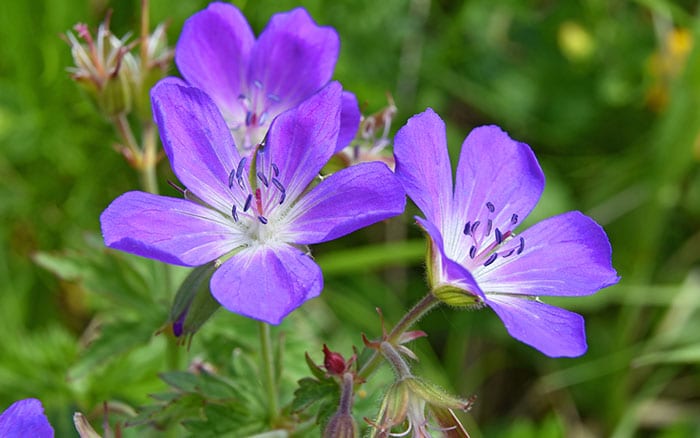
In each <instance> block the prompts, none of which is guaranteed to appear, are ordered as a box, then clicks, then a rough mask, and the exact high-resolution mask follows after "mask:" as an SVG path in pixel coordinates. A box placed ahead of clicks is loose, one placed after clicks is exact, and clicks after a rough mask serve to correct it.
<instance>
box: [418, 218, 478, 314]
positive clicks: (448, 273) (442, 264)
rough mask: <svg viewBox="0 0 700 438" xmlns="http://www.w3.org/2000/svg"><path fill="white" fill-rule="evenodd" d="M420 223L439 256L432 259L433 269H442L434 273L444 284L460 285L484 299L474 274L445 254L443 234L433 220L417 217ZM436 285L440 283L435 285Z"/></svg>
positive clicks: (435, 254)
mask: <svg viewBox="0 0 700 438" xmlns="http://www.w3.org/2000/svg"><path fill="white" fill-rule="evenodd" d="M416 222H418V225H420V226H421V228H423V230H425V232H426V233H428V236H429V237H430V240H431V242H432V244H433V253H432V256H433V257H438V259H437V260H431V261H430V262H431V264H432V266H433V269H440V272H434V273H433V275H439V276H440V277H439V278H440V279H441V280H442V282H443V283H444V284H449V285H452V286H455V287H459V288H461V289H463V290H464V291H465V293H468V294H471V295H476V296H478V297H479V298H481V300H482V301H483V300H484V292H483V291H482V290H481V288H480V287H479V285H478V284H477V282H476V280H475V279H474V277H473V276H472V274H471V273H470V272H469V271H468V270H467V269H465V268H464V267H463V266H462V265H460V264H459V263H457V262H455V261H454V260H452V259H450V258H449V257H447V255H445V245H444V242H443V239H442V234H441V233H440V231H439V230H438V229H437V227H436V226H435V224H433V223H432V222H430V221H428V220H426V219H423V218H420V217H416ZM433 286H434V287H436V286H440V285H433Z"/></svg>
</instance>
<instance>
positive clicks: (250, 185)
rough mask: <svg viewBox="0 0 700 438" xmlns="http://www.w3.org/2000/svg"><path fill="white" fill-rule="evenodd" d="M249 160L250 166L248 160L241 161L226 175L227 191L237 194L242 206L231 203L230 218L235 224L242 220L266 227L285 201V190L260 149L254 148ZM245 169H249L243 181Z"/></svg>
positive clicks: (274, 166)
mask: <svg viewBox="0 0 700 438" xmlns="http://www.w3.org/2000/svg"><path fill="white" fill-rule="evenodd" d="M251 157H252V158H251V160H252V162H251V163H250V164H248V160H249V159H248V157H243V158H241V160H240V161H239V162H238V166H236V168H235V169H233V170H231V172H230V173H229V176H228V187H229V189H231V190H232V191H233V190H239V191H240V192H241V193H243V195H244V197H243V198H242V199H244V201H243V203H240V204H239V203H236V202H234V203H233V206H232V207H231V217H232V218H233V220H234V221H235V222H239V221H242V220H246V222H248V223H251V222H253V223H255V222H258V223H260V224H262V225H267V224H268V222H269V218H270V214H271V213H272V211H273V210H274V209H275V207H276V206H278V205H281V204H282V203H284V201H285V200H286V198H287V190H286V189H285V187H284V185H283V184H282V182H281V181H280V180H279V179H278V178H279V176H280V169H279V167H278V166H277V164H275V163H273V162H271V161H269V160H268V159H267V155H266V154H265V153H264V146H263V145H258V146H257V149H256V150H255V151H254V152H253V154H252V155H251ZM246 166H248V169H249V172H248V174H247V176H248V177H247V178H245V177H244V175H243V174H244V173H245V171H246ZM257 169H261V170H257ZM238 199H240V198H238Z"/></svg>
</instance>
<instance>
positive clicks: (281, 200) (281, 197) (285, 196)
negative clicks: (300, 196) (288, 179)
mask: <svg viewBox="0 0 700 438" xmlns="http://www.w3.org/2000/svg"><path fill="white" fill-rule="evenodd" d="M285 199H287V193H286V192H282V196H280V204H282V203H283V202H284V200H285Z"/></svg>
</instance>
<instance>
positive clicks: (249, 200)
mask: <svg viewBox="0 0 700 438" xmlns="http://www.w3.org/2000/svg"><path fill="white" fill-rule="evenodd" d="M251 202H253V195H251V194H250V193H249V194H248V197H247V198H246V200H245V205H244V206H243V212H244V213H245V212H246V211H248V209H249V208H250V203H251Z"/></svg>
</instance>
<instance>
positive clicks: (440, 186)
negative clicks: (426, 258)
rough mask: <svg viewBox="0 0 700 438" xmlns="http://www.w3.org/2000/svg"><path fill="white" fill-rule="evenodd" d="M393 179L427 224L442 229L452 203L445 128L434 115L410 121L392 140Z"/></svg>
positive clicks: (429, 111)
mask: <svg viewBox="0 0 700 438" xmlns="http://www.w3.org/2000/svg"><path fill="white" fill-rule="evenodd" d="M394 155H395V156H396V176H398V177H399V179H400V180H401V183H402V185H403V187H404V189H405V190H406V194H407V195H408V196H409V197H410V198H411V200H413V202H414V203H415V204H416V205H417V206H418V208H419V209H420V210H421V211H422V212H423V213H424V214H425V217H426V218H427V219H428V221H430V222H432V223H434V224H437V225H438V226H441V222H442V218H443V217H449V215H450V210H451V209H450V205H449V202H450V201H451V199H452V168H451V167H450V157H449V156H448V155H447V139H446V137H445V124H444V123H443V121H442V119H440V117H439V116H438V115H437V114H435V112H434V111H433V110H432V109H430V108H428V109H427V110H426V111H424V112H422V113H420V114H417V115H415V116H413V117H411V118H410V119H409V120H408V122H407V123H406V125H405V126H404V127H403V128H401V129H400V130H399V132H397V133H396V137H395V138H394Z"/></svg>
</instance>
